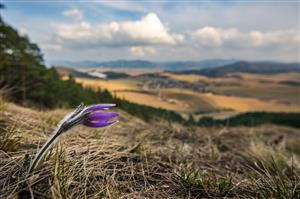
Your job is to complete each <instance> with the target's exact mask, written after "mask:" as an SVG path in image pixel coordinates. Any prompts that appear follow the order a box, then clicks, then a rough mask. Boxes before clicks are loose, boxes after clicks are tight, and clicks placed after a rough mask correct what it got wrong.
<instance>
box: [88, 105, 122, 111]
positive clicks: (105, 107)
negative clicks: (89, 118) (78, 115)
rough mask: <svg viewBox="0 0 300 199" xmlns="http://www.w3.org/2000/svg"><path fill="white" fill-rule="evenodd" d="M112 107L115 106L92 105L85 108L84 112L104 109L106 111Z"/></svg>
mask: <svg viewBox="0 0 300 199" xmlns="http://www.w3.org/2000/svg"><path fill="white" fill-rule="evenodd" d="M113 106H116V105H115V104H94V105H90V106H88V107H87V108H86V110H85V112H89V111H99V110H105V109H108V108H110V107H113Z"/></svg>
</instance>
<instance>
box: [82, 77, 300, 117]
mask: <svg viewBox="0 0 300 199" xmlns="http://www.w3.org/2000/svg"><path fill="white" fill-rule="evenodd" d="M157 74H158V77H155V78H153V79H151V77H150V78H149V77H147V78H143V77H140V76H132V78H127V79H118V80H89V79H81V78H77V81H78V82H79V83H82V84H83V86H85V87H92V88H105V89H108V90H109V91H111V92H113V93H114V94H115V95H116V96H118V97H121V98H124V99H127V100H129V101H132V102H135V103H138V104H144V105H149V106H153V107H159V108H164V109H168V110H173V111H177V112H179V113H182V114H183V115H187V114H194V115H199V114H200V115H211V114H213V115H216V116H218V115H220V114H221V115H224V112H229V113H230V114H229V115H232V114H233V113H235V112H236V113H238V112H247V111H269V112H300V107H299V102H300V94H299V93H300V90H299V86H295V85H294V84H293V83H294V82H298V81H299V80H298V79H297V77H298V76H299V75H298V74H297V73H282V74H275V75H259V74H247V73H234V74H229V75H226V76H224V77H217V78H209V77H205V76H200V75H183V74H173V73H166V72H163V73H157ZM155 81H176V82H188V83H190V84H191V85H193V84H197V83H199V82H200V83H202V84H205V85H206V86H205V89H206V92H201V91H195V90H192V89H189V88H150V87H149V82H155ZM290 82H292V84H290Z"/></svg>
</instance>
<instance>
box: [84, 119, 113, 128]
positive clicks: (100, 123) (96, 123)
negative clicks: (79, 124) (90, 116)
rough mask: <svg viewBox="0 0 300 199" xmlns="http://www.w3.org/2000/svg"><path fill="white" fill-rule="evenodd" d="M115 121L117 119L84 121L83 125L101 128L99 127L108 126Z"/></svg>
mask: <svg viewBox="0 0 300 199" xmlns="http://www.w3.org/2000/svg"><path fill="white" fill-rule="evenodd" d="M116 122H118V121H86V122H85V123H84V125H85V126H88V127H92V128H101V127H105V126H109V125H111V124H114V123H116Z"/></svg>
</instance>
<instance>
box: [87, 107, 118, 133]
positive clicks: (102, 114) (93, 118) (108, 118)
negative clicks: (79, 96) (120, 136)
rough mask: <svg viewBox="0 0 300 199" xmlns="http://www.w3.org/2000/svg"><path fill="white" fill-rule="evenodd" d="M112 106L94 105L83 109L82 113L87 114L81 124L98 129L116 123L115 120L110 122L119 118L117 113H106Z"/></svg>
mask: <svg viewBox="0 0 300 199" xmlns="http://www.w3.org/2000/svg"><path fill="white" fill-rule="evenodd" d="M114 106H115V104H95V105H91V106H89V107H87V108H85V110H84V113H87V118H86V119H85V121H84V122H83V124H84V125H85V126H88V127H92V128H100V127H105V126H109V125H111V124H114V123H116V122H118V121H117V120H112V119H113V118H115V117H118V116H119V114H118V113H114V112H108V111H106V110H108V109H109V108H110V107H114Z"/></svg>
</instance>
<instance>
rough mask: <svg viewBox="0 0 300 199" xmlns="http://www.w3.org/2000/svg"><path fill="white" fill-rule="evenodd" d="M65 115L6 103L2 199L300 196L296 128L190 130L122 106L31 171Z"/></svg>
mask: <svg viewBox="0 0 300 199" xmlns="http://www.w3.org/2000/svg"><path fill="white" fill-rule="evenodd" d="M66 113H68V110H64V109H56V110H52V111H47V112H40V111H33V110H31V109H27V108H22V107H19V106H16V105H14V104H10V103H4V102H3V101H1V104H0V118H1V119H0V129H1V131H0V132H1V134H0V136H1V139H0V159H1V161H0V197H1V198H16V197H17V196H19V197H20V198H28V197H30V196H31V197H32V196H34V197H35V198H85V197H87V198H203V197H205V198H220V197H226V198H299V197H300V184H299V182H300V178H299V171H300V170H299V169H300V163H299V155H300V148H299V145H298V143H299V141H300V135H299V132H298V130H294V129H292V128H287V127H279V126H273V125H263V126H259V127H257V128H253V127H249V128H248V127H236V128H185V127H183V126H180V125H175V124H168V123H165V122H155V123H153V122H152V123H145V122H143V121H141V120H139V119H137V118H135V117H132V116H130V115H128V114H126V113H124V112H122V111H120V113H121V118H120V122H119V123H118V124H116V125H113V126H112V127H110V128H106V129H89V128H87V127H83V126H78V127H75V128H74V129H73V130H71V132H69V133H68V135H67V136H64V137H63V139H61V140H60V141H59V142H58V143H57V144H56V145H55V146H54V148H53V150H51V151H50V153H49V155H47V156H46V159H45V161H44V163H43V166H42V167H40V168H38V169H37V170H36V172H35V173H34V174H31V175H29V176H28V175H26V168H27V167H28V164H29V160H30V158H31V156H32V155H33V154H34V153H35V152H36V150H37V148H39V147H40V146H41V144H43V143H44V142H45V141H46V139H47V137H48V136H49V135H50V134H51V130H52V129H53V128H54V127H55V125H56V124H57V122H58V121H59V120H60V118H62V117H63V116H64V115H65V114H66Z"/></svg>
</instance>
